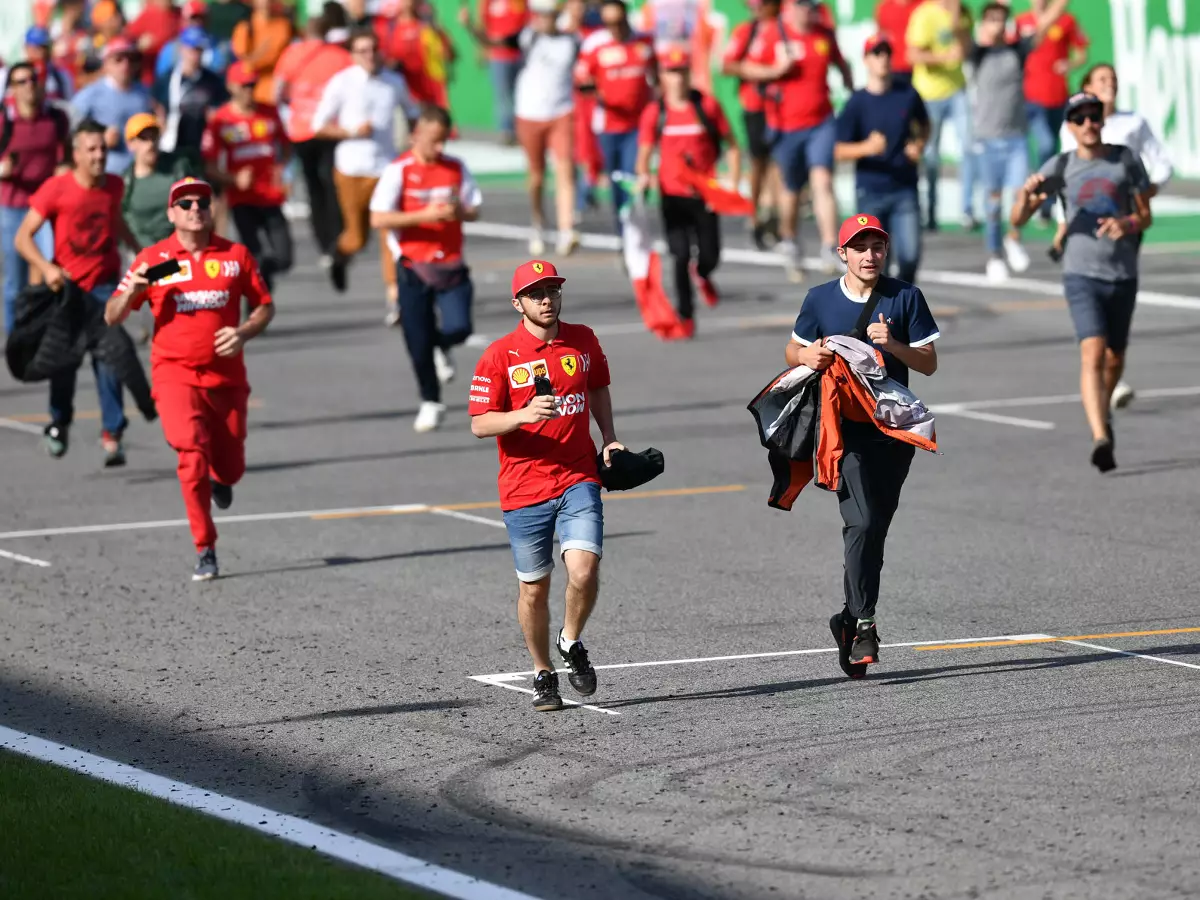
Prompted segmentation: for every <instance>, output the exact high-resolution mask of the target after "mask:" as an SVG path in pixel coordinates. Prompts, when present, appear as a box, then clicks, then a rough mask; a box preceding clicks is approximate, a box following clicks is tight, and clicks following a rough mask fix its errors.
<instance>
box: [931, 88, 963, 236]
mask: <svg viewBox="0 0 1200 900" xmlns="http://www.w3.org/2000/svg"><path fill="white" fill-rule="evenodd" d="M925 109H926V110H928V112H929V143H928V144H926V145H925V181H926V183H927V184H928V187H929V197H928V204H929V205H928V207H927V208H926V210H925V216H926V221H927V222H928V223H929V224H930V225H934V224H936V222H937V185H938V176H939V174H940V170H941V165H942V157H941V143H942V126H943V125H945V124H946V122H947V121H948V120H950V119H953V120H954V131H955V133H956V134H957V135H958V142H959V143H960V144H962V161H961V162H960V163H959V167H958V178H959V181H961V182H962V192H963V196H962V214H963V216H964V217H966V216H973V214H972V209H973V208H974V205H975V152H974V151H975V143H974V140H973V139H972V137H971V104H970V102H969V101H968V100H967V92H966V91H965V90H962V91H959V92H958V93H957V94H955V95H954V96H953V97H947V98H946V99H945V100H926V101H925Z"/></svg>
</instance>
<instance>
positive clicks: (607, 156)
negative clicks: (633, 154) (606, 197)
mask: <svg viewBox="0 0 1200 900" xmlns="http://www.w3.org/2000/svg"><path fill="white" fill-rule="evenodd" d="M596 139H597V140H598V141H599V142H600V152H601V154H602V155H603V156H604V171H605V173H606V174H607V175H608V179H609V182H610V185H609V190H610V191H611V192H612V204H613V219H614V221H615V222H616V228H617V234H621V232H622V228H621V207H622V206H624V205H625V201H626V200H627V199H628V194H627V193H626V191H625V183H624V182H623V181H622V180H621V179H619V178H615V177H614V175H615V174H616V173H617V172H620V171H621V135H620V134H619V133H617V132H615V131H603V132H601V133H600V134H598V135H596Z"/></svg>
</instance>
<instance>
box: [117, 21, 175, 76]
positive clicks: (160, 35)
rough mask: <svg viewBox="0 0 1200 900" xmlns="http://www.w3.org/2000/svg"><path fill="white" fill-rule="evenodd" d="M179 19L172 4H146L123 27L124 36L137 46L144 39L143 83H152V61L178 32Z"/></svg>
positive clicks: (153, 61)
mask: <svg viewBox="0 0 1200 900" xmlns="http://www.w3.org/2000/svg"><path fill="white" fill-rule="evenodd" d="M181 21H182V19H181V15H180V11H179V9H178V8H176V7H175V6H174V5H173V4H172V5H171V6H166V7H163V6H152V5H147V6H146V7H145V8H144V9H143V10H142V11H141V13H140V14H139V15H138V17H137V18H136V19H134V20H133V21H132V22H130V23H129V27H127V28H126V29H125V36H126V37H127V38H129V39H130V40H131V41H133V42H134V43H135V44H137V45H138V46H139V47H141V45H142V39H143V38H145V40H146V49H145V50H143V51H142V57H143V62H142V81H143V82H145V84H147V85H152V84H154V63H155V61H156V60H157V59H158V54H159V51H161V50H162V48H163V47H165V46H166V45H167V43H168V42H169V41H170V40H171V39H172V38H173V37H175V36H176V35H177V34H179V26H180V23H181Z"/></svg>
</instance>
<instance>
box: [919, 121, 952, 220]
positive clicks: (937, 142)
mask: <svg viewBox="0 0 1200 900" xmlns="http://www.w3.org/2000/svg"><path fill="white" fill-rule="evenodd" d="M925 109H926V111H927V112H928V113H929V140H928V141H927V142H926V143H925V189H926V195H925V228H926V229H927V230H928V231H936V230H937V223H938V179H939V178H940V177H941V170H942V129H943V128H944V127H945V125H946V120H947V119H949V118H950V101H949V100H927V101H926V102H925Z"/></svg>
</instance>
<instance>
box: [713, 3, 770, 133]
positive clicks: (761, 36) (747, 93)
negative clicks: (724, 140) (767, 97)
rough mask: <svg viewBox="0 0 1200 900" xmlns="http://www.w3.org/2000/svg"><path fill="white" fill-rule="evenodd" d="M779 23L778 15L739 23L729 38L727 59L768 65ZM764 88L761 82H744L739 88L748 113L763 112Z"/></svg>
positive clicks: (739, 95)
mask: <svg viewBox="0 0 1200 900" xmlns="http://www.w3.org/2000/svg"><path fill="white" fill-rule="evenodd" d="M779 26H780V22H779V19H778V18H775V19H769V20H767V21H765V22H762V21H759V22H743V23H742V24H740V25H738V26H737V27H736V28H734V29H733V34H731V35H730V37H729V48H728V49H727V50H726V51H725V61H726V62H749V63H758V64H759V65H763V64H766V63H767V62H768V61H769V59H770V57H771V46H772V44H774V43H775V42H776V41H777V40H779ZM764 88H765V86H764V85H763V83H762V82H759V81H743V82H742V83H741V86H740V87H739V88H738V101H739V102H740V103H741V105H742V109H744V110H745V111H746V112H762V110H763V90H764Z"/></svg>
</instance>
